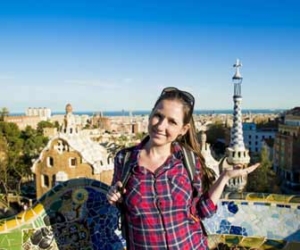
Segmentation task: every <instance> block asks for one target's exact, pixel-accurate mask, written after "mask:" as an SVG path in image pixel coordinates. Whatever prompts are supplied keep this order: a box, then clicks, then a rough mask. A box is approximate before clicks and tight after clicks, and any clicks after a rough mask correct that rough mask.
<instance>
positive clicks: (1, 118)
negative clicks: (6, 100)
mask: <svg viewBox="0 0 300 250" xmlns="http://www.w3.org/2000/svg"><path fill="white" fill-rule="evenodd" d="M8 115H9V110H8V108H6V107H3V108H2V109H1V111H0V121H4V117H6V116H8Z"/></svg>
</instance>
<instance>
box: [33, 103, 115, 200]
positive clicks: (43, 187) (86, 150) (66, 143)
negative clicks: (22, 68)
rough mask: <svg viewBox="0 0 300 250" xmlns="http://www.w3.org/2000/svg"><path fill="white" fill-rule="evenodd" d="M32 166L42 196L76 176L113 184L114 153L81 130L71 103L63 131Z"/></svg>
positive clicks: (50, 142)
mask: <svg viewBox="0 0 300 250" xmlns="http://www.w3.org/2000/svg"><path fill="white" fill-rule="evenodd" d="M31 170H32V172H33V174H34V176H35V182H36V192H37V198H39V197H41V196H42V195H43V194H44V193H46V192H47V191H49V190H50V189H52V188H53V187H54V186H55V185H56V184H58V183H60V182H64V181H67V180H69V179H74V178H80V177H86V178H91V179H96V180H99V181H101V182H104V183H106V184H110V182H111V179H112V171H113V155H112V154H110V153H109V152H108V151H107V150H106V149H105V148H104V147H103V146H101V145H99V144H98V143H96V142H94V141H92V140H91V139H90V137H89V136H88V135H87V134H86V133H81V131H80V130H79V129H78V127H77V124H76V122H75V118H74V116H73V114H72V106H71V105H70V104H68V105H67V106H66V115H65V117H64V122H63V126H62V129H61V131H60V132H59V133H58V134H57V135H55V136H53V137H52V138H51V139H50V141H49V142H48V145H47V146H46V147H45V148H44V149H43V150H42V152H41V153H40V156H39V158H38V159H37V160H36V161H35V162H34V164H33V166H32V168H31Z"/></svg>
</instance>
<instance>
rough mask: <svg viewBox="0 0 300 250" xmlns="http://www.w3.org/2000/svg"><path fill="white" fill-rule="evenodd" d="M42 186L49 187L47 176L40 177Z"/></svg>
mask: <svg viewBox="0 0 300 250" xmlns="http://www.w3.org/2000/svg"><path fill="white" fill-rule="evenodd" d="M42 186H43V187H49V177H48V175H42Z"/></svg>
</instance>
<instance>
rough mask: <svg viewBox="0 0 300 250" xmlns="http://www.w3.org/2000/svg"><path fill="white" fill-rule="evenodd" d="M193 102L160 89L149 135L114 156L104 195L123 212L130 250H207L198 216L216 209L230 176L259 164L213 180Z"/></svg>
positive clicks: (172, 90)
mask: <svg viewBox="0 0 300 250" xmlns="http://www.w3.org/2000/svg"><path fill="white" fill-rule="evenodd" d="M194 103H195V99H194V97H193V95H192V94H190V93H188V92H186V91H182V90H179V89H177V88H174V87H169V88H165V89H163V91H162V93H161V95H160V96H159V98H158V100H157V101H156V103H155V104H154V107H153V109H152V112H151V114H150V118H149V125H148V133H149V135H148V136H147V137H146V138H144V139H143V140H142V142H141V143H140V144H138V145H136V146H133V147H131V148H126V149H122V150H121V151H119V152H118V153H117V155H116V157H115V169H114V176H113V181H112V186H111V188H110V189H109V191H108V193H107V199H108V201H109V203H110V204H114V205H116V206H117V207H118V208H120V211H121V213H122V214H123V217H124V220H123V221H122V222H123V229H124V230H123V231H124V232H125V237H126V243H127V248H128V249H130V250H132V249H178V250H179V249H180V250H181V249H207V247H208V243H207V235H206V232H205V229H204V227H203V224H202V222H201V220H202V219H203V218H208V217H211V216H212V215H213V214H214V213H215V212H216V209H217V207H216V204H217V202H218V200H219V198H220V196H221V194H222V191H223V188H224V187H225V185H226V183H227V181H228V180H229V179H230V178H233V177H236V176H240V175H243V174H245V173H246V172H245V171H248V173H250V172H252V171H253V170H255V169H256V168H257V167H258V165H254V166H251V167H249V168H247V170H243V169H235V170H227V171H225V172H223V173H222V174H221V175H220V177H219V178H218V179H217V180H215V181H214V182H213V179H212V176H210V175H209V171H207V167H206V166H205V162H204V160H203V156H202V155H201V152H200V145H199V143H198V141H197V136H196V130H195V124H194V120H193V109H194ZM187 151H188V152H190V154H191V155H193V156H194V158H195V173H194V175H193V176H192V177H191V178H189V172H188V169H187V167H186V164H185V160H184V159H185V155H186V154H185V153H184V152H187ZM128 152H130V155H129V158H128ZM124 171H127V173H128V174H127V176H128V178H126V179H127V180H126V181H125V178H124V175H126V174H124Z"/></svg>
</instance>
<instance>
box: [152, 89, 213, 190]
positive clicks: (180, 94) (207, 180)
mask: <svg viewBox="0 0 300 250" xmlns="http://www.w3.org/2000/svg"><path fill="white" fill-rule="evenodd" d="M166 89H167V90H168V91H165V89H164V90H163V91H162V94H161V95H160V97H159V98H158V99H157V101H156V102H155V105H154V108H153V110H154V109H155V108H156V106H157V105H158V104H159V103H160V102H161V101H163V100H172V101H173V100H175V101H178V102H180V103H182V105H183V114H184V115H183V124H184V125H186V124H189V129H188V131H187V132H186V133H185V134H184V135H182V136H178V137H177V139H176V141H177V142H178V143H179V144H180V145H181V146H182V147H185V148H187V149H189V150H191V151H193V152H194V153H195V154H196V155H197V156H198V158H199V161H200V164H201V168H202V172H201V179H202V182H203V183H202V185H203V191H208V190H209V188H210V186H211V185H212V183H213V181H214V180H215V173H214V172H213V170H212V169H210V168H208V167H207V166H206V164H205V159H204V157H203V155H202V153H201V146H200V144H199V142H198V139H197V133H196V127H195V122H194V118H193V111H194V102H195V100H194V97H193V96H192V95H191V94H190V93H188V92H186V91H181V90H179V89H177V88H173V87H170V88H166Z"/></svg>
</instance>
